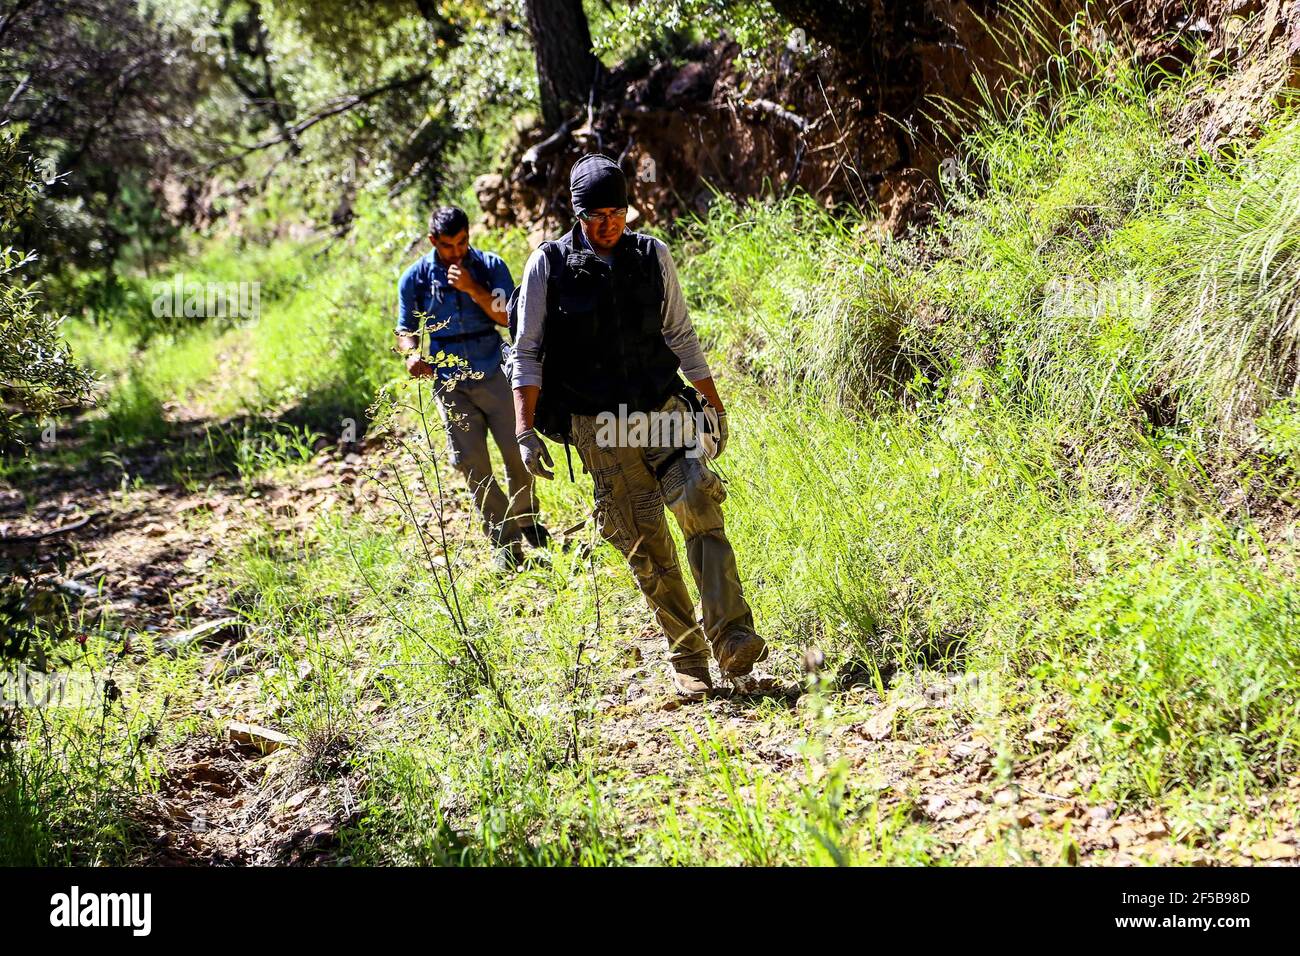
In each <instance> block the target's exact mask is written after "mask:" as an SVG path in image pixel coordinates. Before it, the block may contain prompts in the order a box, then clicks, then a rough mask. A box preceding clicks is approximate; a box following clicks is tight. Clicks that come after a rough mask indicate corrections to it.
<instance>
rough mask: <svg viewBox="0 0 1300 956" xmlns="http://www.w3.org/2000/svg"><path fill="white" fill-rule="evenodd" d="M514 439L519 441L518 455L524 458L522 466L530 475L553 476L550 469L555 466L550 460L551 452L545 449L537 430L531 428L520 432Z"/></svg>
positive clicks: (539, 476)
mask: <svg viewBox="0 0 1300 956" xmlns="http://www.w3.org/2000/svg"><path fill="white" fill-rule="evenodd" d="M515 441H516V442H518V443H519V457H520V458H522V459H523V460H524V467H525V468H527V469H528V473H529V474H530V475H536V476H537V477H538V478H554V477H555V472H554V471H551V470H550V469H552V468H554V467H555V462H553V461H551V453H550V452H549V451H547V450H546V445H544V444H543V443H542V439H541V438H539V437H538V435H537V432H535V431H533V429H531V428H530V429H528V430H527V431H525V432H520V433H519V434H518V435H516V436H515Z"/></svg>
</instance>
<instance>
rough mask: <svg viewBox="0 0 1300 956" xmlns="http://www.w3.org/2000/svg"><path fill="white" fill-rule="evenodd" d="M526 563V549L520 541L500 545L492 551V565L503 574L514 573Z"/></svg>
mask: <svg viewBox="0 0 1300 956" xmlns="http://www.w3.org/2000/svg"><path fill="white" fill-rule="evenodd" d="M523 563H524V549H523V546H522V545H521V544H520V543H519V542H518V541H509V542H507V543H505V544H502V545H498V546H497V547H496V548H494V549H493V551H492V567H493V568H495V569H496V570H497V571H499V572H501V573H502V574H514V573H515V572H516V571H518V570H519V566H520V565H521V564H523Z"/></svg>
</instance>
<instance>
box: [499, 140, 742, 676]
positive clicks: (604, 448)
mask: <svg viewBox="0 0 1300 956" xmlns="http://www.w3.org/2000/svg"><path fill="white" fill-rule="evenodd" d="M569 189H570V193H571V195H572V199H573V208H574V211H575V212H576V213H577V216H578V220H579V221H578V223H576V224H575V225H574V227H573V230H572V231H571V232H570V233H568V234H567V235H566V236H564V237H563V238H561V239H559V240H556V241H554V242H548V243H544V244H543V245H542V247H541V248H539V249H538V250H537V251H535V252H534V253H533V255H532V257H531V258H530V259H529V260H528V264H527V265H526V266H525V268H524V279H523V283H522V285H521V288H520V293H519V299H518V302H517V306H516V315H517V319H518V331H517V337H516V343H515V361H514V368H513V372H512V385H513V386H514V394H515V424H516V430H517V433H518V434H517V438H516V440H517V441H518V443H519V450H520V454H521V456H522V458H523V461H524V466H525V467H526V468H527V469H528V470H529V471H530V472H532V473H533V474H535V475H539V476H541V477H543V478H550V477H552V476H553V473H552V472H551V470H550V468H552V467H553V463H552V461H551V458H550V455H549V453H548V452H547V450H546V447H545V446H544V445H543V444H542V442H541V439H540V438H539V437H538V435H537V431H536V429H537V428H540V429H542V430H543V431H545V432H546V433H547V434H550V435H556V434H560V435H562V436H563V437H564V438H565V439H567V440H568V441H569V442H570V443H571V444H572V445H573V446H574V448H576V449H577V451H578V455H579V457H580V458H581V459H582V463H583V465H584V466H585V467H586V469H587V471H588V472H590V473H591V475H592V478H593V481H594V484H595V505H596V507H595V511H596V520H597V525H598V527H599V529H600V533H601V536H602V537H603V538H604V539H605V540H606V541H609V542H610V543H611V544H613V545H614V546H615V547H616V548H618V550H619V551H620V552H621V553H622V554H623V555H624V556H625V557H626V558H627V560H628V563H629V564H630V565H631V568H632V572H633V574H634V575H635V576H636V580H637V584H638V585H639V586H640V588H641V591H642V593H643V594H644V595H645V597H646V601H647V602H648V603H649V605H650V608H651V610H652V612H653V613H654V616H655V619H656V621H657V622H658V623H659V626H660V627H661V628H662V629H663V632H664V635H665V636H666V638H667V640H668V646H669V649H670V660H671V662H672V665H673V671H674V683H675V686H676V690H677V692H678V694H680V695H681V696H683V697H687V698H691V699H698V698H700V697H703V696H704V695H705V694H706V693H707V692H708V690H709V689H710V688H711V687H712V680H711V678H710V675H709V652H710V646H711V649H712V652H713V655H714V657H716V658H717V661H718V667H719V669H720V670H721V672H722V674H723V676H724V677H728V678H735V677H742V676H744V675H746V674H748V673H750V671H752V670H753V667H754V664H755V663H757V662H758V661H760V660H763V659H764V658H765V657H766V656H767V646H766V644H765V643H764V641H763V639H762V638H761V637H759V636H758V634H756V633H755V632H754V624H753V615H752V614H751V612H750V609H749V605H748V604H747V603H746V601H745V598H744V595H743V593H742V590H741V586H740V576H739V574H738V572H737V570H736V557H735V553H734V552H733V551H732V548H731V544H730V543H729V542H728V541H727V536H726V532H725V530H724V528H723V520H722V508H721V504H722V501H723V500H724V498H725V497H726V490H725V489H724V487H723V485H722V481H721V479H719V478H718V476H717V475H716V474H714V473H713V472H712V471H710V470H709V468H708V467H707V466H706V465H705V463H704V460H703V459H702V457H701V456H700V454H699V450H700V449H699V444H698V443H697V444H696V445H694V446H692V445H691V444H690V442H689V440H684V439H686V438H687V436H684V435H683V430H678V431H677V432H676V434H675V436H674V440H671V441H670V440H666V439H665V437H664V435H663V434H662V433H658V434H656V430H655V428H654V427H651V428H650V429H649V430H648V434H647V430H646V429H644V428H642V429H640V430H638V429H637V428H635V427H632V428H622V427H618V428H611V427H606V426H609V425H610V423H611V422H612V421H613V420H614V416H621V417H620V418H619V419H618V421H619V422H621V423H626V422H628V421H630V420H633V419H635V420H636V423H637V424H644V422H645V421H646V420H647V419H649V420H651V421H652V422H653V421H665V422H666V421H668V420H669V418H670V417H672V416H676V418H674V419H672V420H674V421H676V420H681V421H682V422H687V423H695V422H699V421H700V419H701V418H702V417H703V416H702V415H698V414H695V413H694V410H693V409H692V408H691V406H690V405H689V404H688V402H687V400H686V395H687V393H686V390H685V386H684V383H683V382H682V381H681V378H680V377H679V376H678V369H679V368H680V369H681V370H682V372H683V373H684V374H685V375H686V377H687V378H688V379H689V380H690V381H691V383H692V384H693V385H694V386H695V389H696V392H697V393H698V395H699V396H702V401H703V403H704V410H705V412H706V413H707V417H708V420H709V421H710V422H711V423H712V425H713V437H714V439H715V448H714V456H715V457H716V455H720V454H721V453H722V450H723V448H724V447H725V444H726V439H727V418H726V412H725V410H724V409H723V406H722V400H721V399H720V398H719V397H718V391H717V388H716V387H715V385H714V382H713V375H712V373H711V372H710V370H709V366H708V363H707V362H706V361H705V358H704V354H703V352H702V350H701V348H700V343H699V339H698V337H697V336H696V334H695V329H694V327H693V326H692V325H691V321H690V318H689V316H688V315H687V313H686V305H685V301H684V299H683V297H682V291H681V287H680V285H679V284H678V280H677V271H676V268H675V267H674V265H673V260H672V255H671V254H670V253H669V251H668V247H667V246H666V245H664V243H662V242H660V241H659V240H658V239H654V238H652V237H650V236H646V235H642V234H640V233H635V232H630V231H628V230H627V227H626V218H627V180H626V178H625V177H624V175H623V172H622V170H620V169H619V167H618V165H617V164H616V163H614V162H613V161H612V160H610V159H608V158H606V157H604V156H599V155H592V156H585V157H583V158H582V159H581V160H579V161H578V162H577V163H575V164H574V166H573V169H572V171H571V173H570V182H569ZM689 394H690V395H691V396H692V397H693V396H694V394H695V393H689ZM638 416H639V417H638ZM656 416H658V418H656ZM689 429H690V424H686V425H685V426H684V430H685V431H689ZM667 430H669V431H672V430H673V429H671V428H670V429H667ZM665 505H666V506H667V507H668V509H669V510H671V511H672V512H673V515H674V517H675V518H676V519H677V523H678V525H679V526H680V527H681V529H682V535H683V537H684V538H685V539H686V554H687V559H688V560H689V562H690V567H691V572H692V574H693V575H694V577H695V581H696V584H697V585H698V586H699V590H700V598H701V605H702V610H703V628H701V625H700V623H699V622H697V620H696V618H695V607H694V604H693V603H692V601H691V599H690V594H689V592H688V591H687V589H686V582H685V581H684V580H683V578H682V573H681V567H680V565H679V563H678V559H677V549H676V547H675V546H674V544H673V540H672V536H671V533H670V531H669V528H668V523H667V521H666V520H665V517H664V507H665Z"/></svg>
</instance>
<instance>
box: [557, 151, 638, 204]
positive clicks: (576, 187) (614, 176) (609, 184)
mask: <svg viewBox="0 0 1300 956" xmlns="http://www.w3.org/2000/svg"><path fill="white" fill-rule="evenodd" d="M569 195H570V196H571V197H572V199H573V211H574V212H576V213H579V214H581V213H584V212H587V211H588V210H589V209H605V208H609V207H612V208H615V209H622V208H623V207H624V206H626V205H627V177H626V176H624V175H623V170H621V169H619V168H618V163H616V162H614V161H613V160H612V159H610V158H609V157H608V156H601V155H600V154H599V153H592V154H591V155H589V156H584V157H582V159H580V160H578V161H577V162H576V163H574V164H573V169H571V170H570V171H569Z"/></svg>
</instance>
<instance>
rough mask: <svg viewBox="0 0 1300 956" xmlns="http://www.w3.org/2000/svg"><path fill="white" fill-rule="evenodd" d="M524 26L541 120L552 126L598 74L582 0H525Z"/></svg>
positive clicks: (578, 102) (584, 99)
mask: <svg viewBox="0 0 1300 956" xmlns="http://www.w3.org/2000/svg"><path fill="white" fill-rule="evenodd" d="M525 6H526V7H527V10H528V29H529V32H531V33H532V36H533V52H534V55H535V56H536V58H537V86H538V90H539V92H540V93H541V100H542V119H544V120H545V121H546V125H547V126H548V127H550V128H552V129H554V128H555V127H557V126H559V125H560V124H561V123H563V122H564V120H565V119H566V118H567V117H568V116H569V115H571V113H572V110H573V108H574V107H575V106H579V105H583V104H585V103H586V102H587V97H588V95H589V94H590V92H591V88H592V84H594V83H595V82H596V80H597V78H598V77H599V75H600V70H601V67H600V61H599V60H597V59H596V55H595V54H594V53H592V52H591V28H590V27H589V26H588V25H587V14H586V12H585V11H584V10H583V9H582V0H526V3H525Z"/></svg>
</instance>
